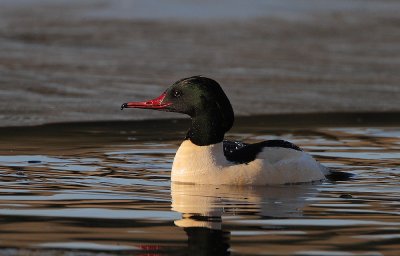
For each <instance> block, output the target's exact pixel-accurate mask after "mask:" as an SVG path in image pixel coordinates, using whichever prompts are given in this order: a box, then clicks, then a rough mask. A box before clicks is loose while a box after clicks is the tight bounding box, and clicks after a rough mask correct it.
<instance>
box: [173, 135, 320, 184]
mask: <svg viewBox="0 0 400 256" xmlns="http://www.w3.org/2000/svg"><path fill="white" fill-rule="evenodd" d="M326 173H327V169H326V168H325V167H323V166H322V165H320V164H319V163H318V162H317V161H315V160H314V158H312V156H310V155H309V154H307V153H305V152H302V151H297V150H293V149H288V148H279V147H266V148H264V150H263V151H262V152H261V153H259V154H258V156H257V158H256V159H255V160H254V161H252V162H250V163H248V164H235V163H232V162H229V161H227V160H226V158H225V156H224V153H223V144H222V143H218V144H214V145H209V146H197V145H195V144H193V143H192V142H191V141H190V140H185V141H184V142H183V143H182V144H181V146H180V147H179V149H178V151H177V152H176V155H175V159H174V163H173V165H172V175H171V176H172V177H171V180H172V181H173V182H182V183H194V184H214V185H221V184H224V185H272V184H290V183H302V182H312V181H318V180H323V179H324V178H325V175H324V174H326Z"/></svg>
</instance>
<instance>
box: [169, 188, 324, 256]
mask: <svg viewBox="0 0 400 256" xmlns="http://www.w3.org/2000/svg"><path fill="white" fill-rule="evenodd" d="M317 192H318V191H317V189H316V188H315V186H313V185H293V186H274V187H262V186H259V187H245V186H223V185H220V186H214V185H187V184H177V183H172V184H171V197H172V204H171V207H172V210H173V211H177V212H180V213H181V214H182V219H180V220H176V221H175V222H174V223H175V225H177V226H178V227H182V228H184V230H185V232H186V233H187V236H188V245H189V251H190V252H193V253H194V254H195V255H200V254H199V253H201V255H229V251H228V249H229V247H230V246H229V237H230V231H229V230H224V229H223V228H222V227H223V216H229V215H258V216H260V217H262V218H263V219H265V218H293V217H296V218H297V217H301V216H302V209H303V208H304V206H305V204H306V199H307V198H310V197H313V196H315V195H316V194H317Z"/></svg>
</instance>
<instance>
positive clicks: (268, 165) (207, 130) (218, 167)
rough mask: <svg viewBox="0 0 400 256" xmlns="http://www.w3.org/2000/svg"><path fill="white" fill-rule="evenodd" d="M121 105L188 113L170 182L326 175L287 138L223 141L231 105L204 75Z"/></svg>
mask: <svg viewBox="0 0 400 256" xmlns="http://www.w3.org/2000/svg"><path fill="white" fill-rule="evenodd" d="M123 108H144V109H154V110H162V111H170V112H178V113H183V114H187V115H189V116H190V117H191V120H192V124H191V127H190V129H189V130H188V132H187V134H186V138H185V140H184V141H183V143H182V144H181V145H180V147H179V149H178V151H177V153H176V155H175V158H174V162H173V166H172V173H171V180H172V182H179V183H191V184H213V185H222V184H223V185H274V184H293V183H305V182H312V181H320V180H323V179H325V177H326V176H327V175H329V174H330V171H329V170H328V169H327V168H325V167H323V166H322V165H321V164H319V163H318V162H317V161H315V160H314V158H313V157H312V156H311V155H309V154H307V153H305V152H304V151H302V150H301V149H300V148H299V147H297V146H296V145H294V144H292V143H290V142H287V141H283V140H270V141H263V142H259V143H255V144H245V143H240V142H229V141H224V135H225V133H226V132H227V131H229V130H230V128H231V127H232V125H233V122H234V114H233V109H232V106H231V104H230V102H229V100H228V98H227V96H226V95H225V93H224V92H223V90H222V88H221V87H220V85H219V84H218V83H217V82H216V81H214V80H212V79H210V78H206V77H201V76H195V77H189V78H185V79H181V80H179V81H177V82H175V83H174V84H173V85H172V86H170V87H169V88H168V89H167V90H166V91H165V92H164V93H163V94H161V95H160V96H159V97H157V98H155V99H153V100H149V101H144V102H129V103H124V104H123V105H122V106H121V109H123Z"/></svg>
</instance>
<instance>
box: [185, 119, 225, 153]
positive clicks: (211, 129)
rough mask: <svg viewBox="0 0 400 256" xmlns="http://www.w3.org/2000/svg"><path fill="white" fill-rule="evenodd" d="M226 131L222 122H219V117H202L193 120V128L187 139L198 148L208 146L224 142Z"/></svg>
mask: <svg viewBox="0 0 400 256" xmlns="http://www.w3.org/2000/svg"><path fill="white" fill-rule="evenodd" d="M229 128H230V127H229ZM228 130H229V129H228ZM225 131H226V128H224V125H223V123H222V122H221V120H218V115H200V116H196V117H194V118H192V126H191V127H190V129H189V131H188V132H187V135H186V139H190V141H191V142H192V143H194V144H196V145H197V146H207V145H211V144H216V143H220V142H222V141H223V140H224V134H225Z"/></svg>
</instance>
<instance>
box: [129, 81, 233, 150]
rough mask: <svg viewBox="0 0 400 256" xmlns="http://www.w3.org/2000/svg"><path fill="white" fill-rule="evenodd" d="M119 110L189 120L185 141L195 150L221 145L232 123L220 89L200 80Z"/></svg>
mask: <svg viewBox="0 0 400 256" xmlns="http://www.w3.org/2000/svg"><path fill="white" fill-rule="evenodd" d="M122 108H146V109H157V110H164V111H170V112H177V113H182V114H187V115H189V116H190V117H191V118H192V126H191V127H190V129H189V131H188V133H187V136H186V138H187V139H190V140H191V141H192V142H193V143H194V144H196V145H199V146H205V145H210V144H215V143H218V142H222V140H223V139H224V134H225V132H227V131H228V130H229V129H230V128H231V127H232V125H233V121H234V116H233V110H232V106H231V104H230V102H229V100H228V98H227V97H226V95H225V93H224V91H223V90H222V88H221V86H220V85H219V84H218V83H217V82H216V81H215V80H213V79H210V78H207V77H202V76H193V77H188V78H184V79H181V80H179V81H177V82H175V83H174V84H173V85H172V86H171V87H169V88H168V89H167V90H166V91H165V92H164V93H163V94H162V95H161V96H159V97H158V98H156V99H153V100H149V101H146V102H130V103H124V104H123V105H122Z"/></svg>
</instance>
